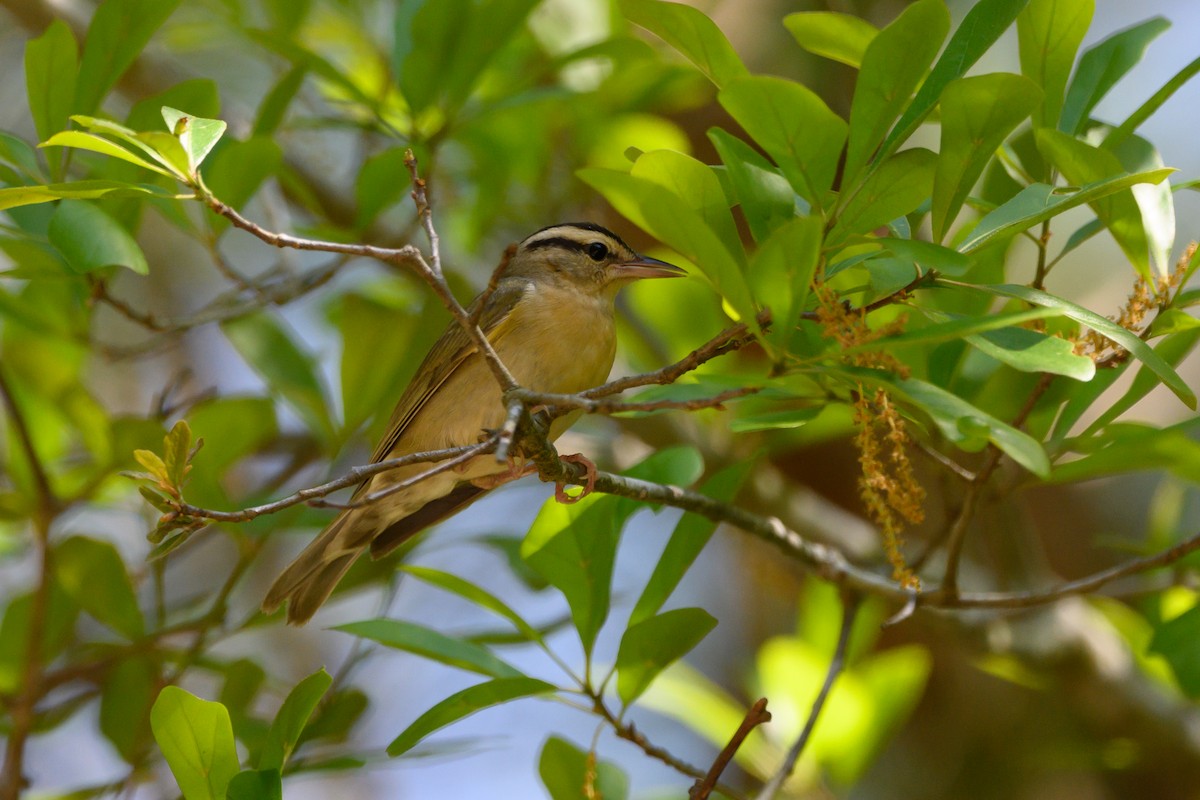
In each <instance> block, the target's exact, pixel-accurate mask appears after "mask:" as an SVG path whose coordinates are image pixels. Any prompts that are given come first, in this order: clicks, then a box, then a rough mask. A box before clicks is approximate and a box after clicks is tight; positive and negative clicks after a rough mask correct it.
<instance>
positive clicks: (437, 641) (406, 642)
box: [334, 619, 523, 678]
mask: <svg viewBox="0 0 1200 800" xmlns="http://www.w3.org/2000/svg"><path fill="white" fill-rule="evenodd" d="M334 630H337V631H343V632H344V633H349V634H351V635H353V636H358V637H360V638H364V639H370V640H371V641H373V642H378V643H379V644H381V645H384V646H385V647H390V648H392V649H393V650H403V651H405V652H408V653H415V654H416V655H419V656H421V657H422V658H428V659H430V660H431V661H437V662H439V663H442V664H446V665H447V666H451V667H457V668H459V669H465V670H468V671H470V672H478V673H479V674H481V675H488V676H490V677H493V678H515V677H520V676H521V675H522V674H523V673H522V672H521V671H520V670H519V669H517V668H515V667H513V666H511V665H510V664H508V663H507V662H505V661H503V660H501V659H499V658H497V657H496V656H495V655H493V654H492V652H491V651H490V650H488V649H487V648H486V647H482V646H480V645H477V644H473V643H471V642H466V641H463V640H462V639H454V638H452V637H450V636H447V635H446V634H444V633H440V632H438V631H435V630H433V629H432V628H426V627H425V626H423V625H417V624H416V623H414V622H406V621H404V620H399V619H369V620H363V621H361V622H351V623H347V624H346V625H338V626H336V627H335V628H334Z"/></svg>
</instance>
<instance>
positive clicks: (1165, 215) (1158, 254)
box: [1102, 135, 1175, 279]
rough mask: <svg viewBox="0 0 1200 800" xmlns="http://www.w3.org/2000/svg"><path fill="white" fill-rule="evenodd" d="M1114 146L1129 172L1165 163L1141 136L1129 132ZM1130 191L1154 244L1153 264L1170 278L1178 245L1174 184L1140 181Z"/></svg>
mask: <svg viewBox="0 0 1200 800" xmlns="http://www.w3.org/2000/svg"><path fill="white" fill-rule="evenodd" d="M1111 149H1112V152H1114V153H1115V154H1116V156H1117V159H1118V160H1119V161H1120V163H1121V167H1123V168H1124V170H1125V171H1126V172H1141V171H1143V170H1147V169H1161V168H1162V166H1163V160H1162V156H1160V155H1159V153H1158V149H1157V148H1155V146H1154V145H1152V144H1151V143H1150V142H1148V141H1146V140H1145V139H1143V138H1142V137H1140V136H1133V135H1130V136H1127V137H1125V138H1124V139H1122V140H1121V141H1120V142H1118V143H1117V144H1116V145H1113V146H1112V148H1111ZM1129 191H1130V192H1131V193H1132V194H1133V200H1134V202H1135V203H1136V204H1137V209H1138V211H1139V212H1140V215H1141V219H1140V222H1141V227H1142V229H1143V230H1144V231H1145V237H1146V244H1147V245H1148V246H1149V248H1150V264H1151V266H1152V267H1153V269H1154V273H1155V277H1156V278H1159V279H1161V278H1166V277H1167V276H1168V275H1170V274H1171V269H1172V267H1173V266H1174V265H1173V263H1172V261H1171V251H1172V250H1173V249H1174V247H1175V196H1174V187H1172V186H1171V185H1170V183H1168V182H1166V181H1163V182H1162V183H1157V184H1150V183H1139V184H1137V185H1136V186H1131V187H1130V189H1129ZM1102 221H1103V220H1102Z"/></svg>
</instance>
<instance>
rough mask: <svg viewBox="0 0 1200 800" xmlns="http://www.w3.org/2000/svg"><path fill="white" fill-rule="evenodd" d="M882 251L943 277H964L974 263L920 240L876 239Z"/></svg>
mask: <svg viewBox="0 0 1200 800" xmlns="http://www.w3.org/2000/svg"><path fill="white" fill-rule="evenodd" d="M906 152H907V151H906ZM875 241H876V242H878V243H879V244H881V245H883V247H884V249H885V250H887V251H888V252H890V253H894V254H895V255H897V256H899V257H900V258H905V259H908V260H910V261H912V262H913V263H914V264H916V265H917V267H918V268H919V269H920V270H921V272H928V271H929V270H932V269H935V270H937V271H938V272H940V273H941V274H943V275H965V274H966V273H967V272H968V271H969V270H970V269H971V267H972V266H974V264H975V262H974V260H973V259H971V258H970V257H969V256H965V255H963V254H962V253H960V252H958V251H957V250H951V249H950V248H949V247H943V246H942V245H940V244H933V243H932V242H924V241H921V240H920V239H895V238H891V239H876V240H875Z"/></svg>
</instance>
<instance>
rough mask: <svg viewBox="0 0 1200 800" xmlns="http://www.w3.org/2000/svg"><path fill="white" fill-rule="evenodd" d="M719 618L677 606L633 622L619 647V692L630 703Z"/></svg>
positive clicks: (701, 610) (697, 609)
mask: <svg viewBox="0 0 1200 800" xmlns="http://www.w3.org/2000/svg"><path fill="white" fill-rule="evenodd" d="M716 625H717V621H716V619H714V618H713V617H712V616H711V615H710V614H709V613H708V612H707V611H705V610H703V609H700V608H677V609H674V610H672V611H666V612H664V613H662V614H659V615H657V616H653V617H648V618H646V619H643V620H641V621H640V622H635V623H632V624H630V626H629V627H628V628H627V629H626V630H625V635H624V636H622V637H621V646H620V648H619V650H618V651H617V663H616V668H617V695H618V696H619V697H620V698H621V702H622V703H623V704H624V705H626V706H628V705H630V704H632V703H633V701H635V700H636V699H637V698H638V697H640V696H641V695H642V692H644V691H646V689H647V687H649V686H650V684H651V683H652V682H653V681H654V679H655V678H657V677H658V674H659V673H660V672H662V671H663V670H664V669H666V667H668V666H669V665H670V664H672V663H674V662H676V661H678V660H679V659H681V658H683V656H684V655H685V654H686V653H688V652H690V651H691V650H692V648H694V647H695V646H696V645H697V644H699V643H700V640H702V639H703V638H704V637H705V636H707V635H708V633H709V631H711V630H712V629H713V628H714V627H716Z"/></svg>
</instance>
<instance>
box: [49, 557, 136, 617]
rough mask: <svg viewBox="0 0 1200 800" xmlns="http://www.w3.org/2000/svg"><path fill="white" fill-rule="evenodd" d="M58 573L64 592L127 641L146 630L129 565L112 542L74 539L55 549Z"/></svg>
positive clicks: (56, 570) (55, 566)
mask: <svg viewBox="0 0 1200 800" xmlns="http://www.w3.org/2000/svg"><path fill="white" fill-rule="evenodd" d="M54 571H55V575H56V576H57V577H58V581H59V584H60V585H61V586H62V588H63V590H64V591H65V592H66V593H67V594H68V595H70V597H71V599H72V600H74V601H75V602H76V603H78V604H79V607H80V608H82V609H83V610H84V611H86V612H88V613H89V614H91V615H92V617H94V618H95V619H96V620H97V621H98V622H100V623H102V624H104V625H106V626H107V627H109V628H112V629H113V630H114V631H116V632H117V633H119V634H121V635H122V636H124V637H126V638H127V639H136V638H138V637H139V636H141V635H142V633H143V632H144V631H145V621H144V620H143V619H142V612H141V609H139V608H138V603H137V595H136V594H134V591H133V582H132V581H131V580H130V579H129V574H128V573H127V572H126V571H125V562H124V561H122V560H121V556H120V555H119V554H118V553H117V550H116V548H115V547H113V546H112V545H111V544H109V543H108V542H100V541H97V540H95V539H88V538H86V537H83V536H72V537H71V538H70V539H67V540H66V541H64V542H63V543H62V544H60V545H59V546H58V547H57V548H56V549H55V551H54Z"/></svg>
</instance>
